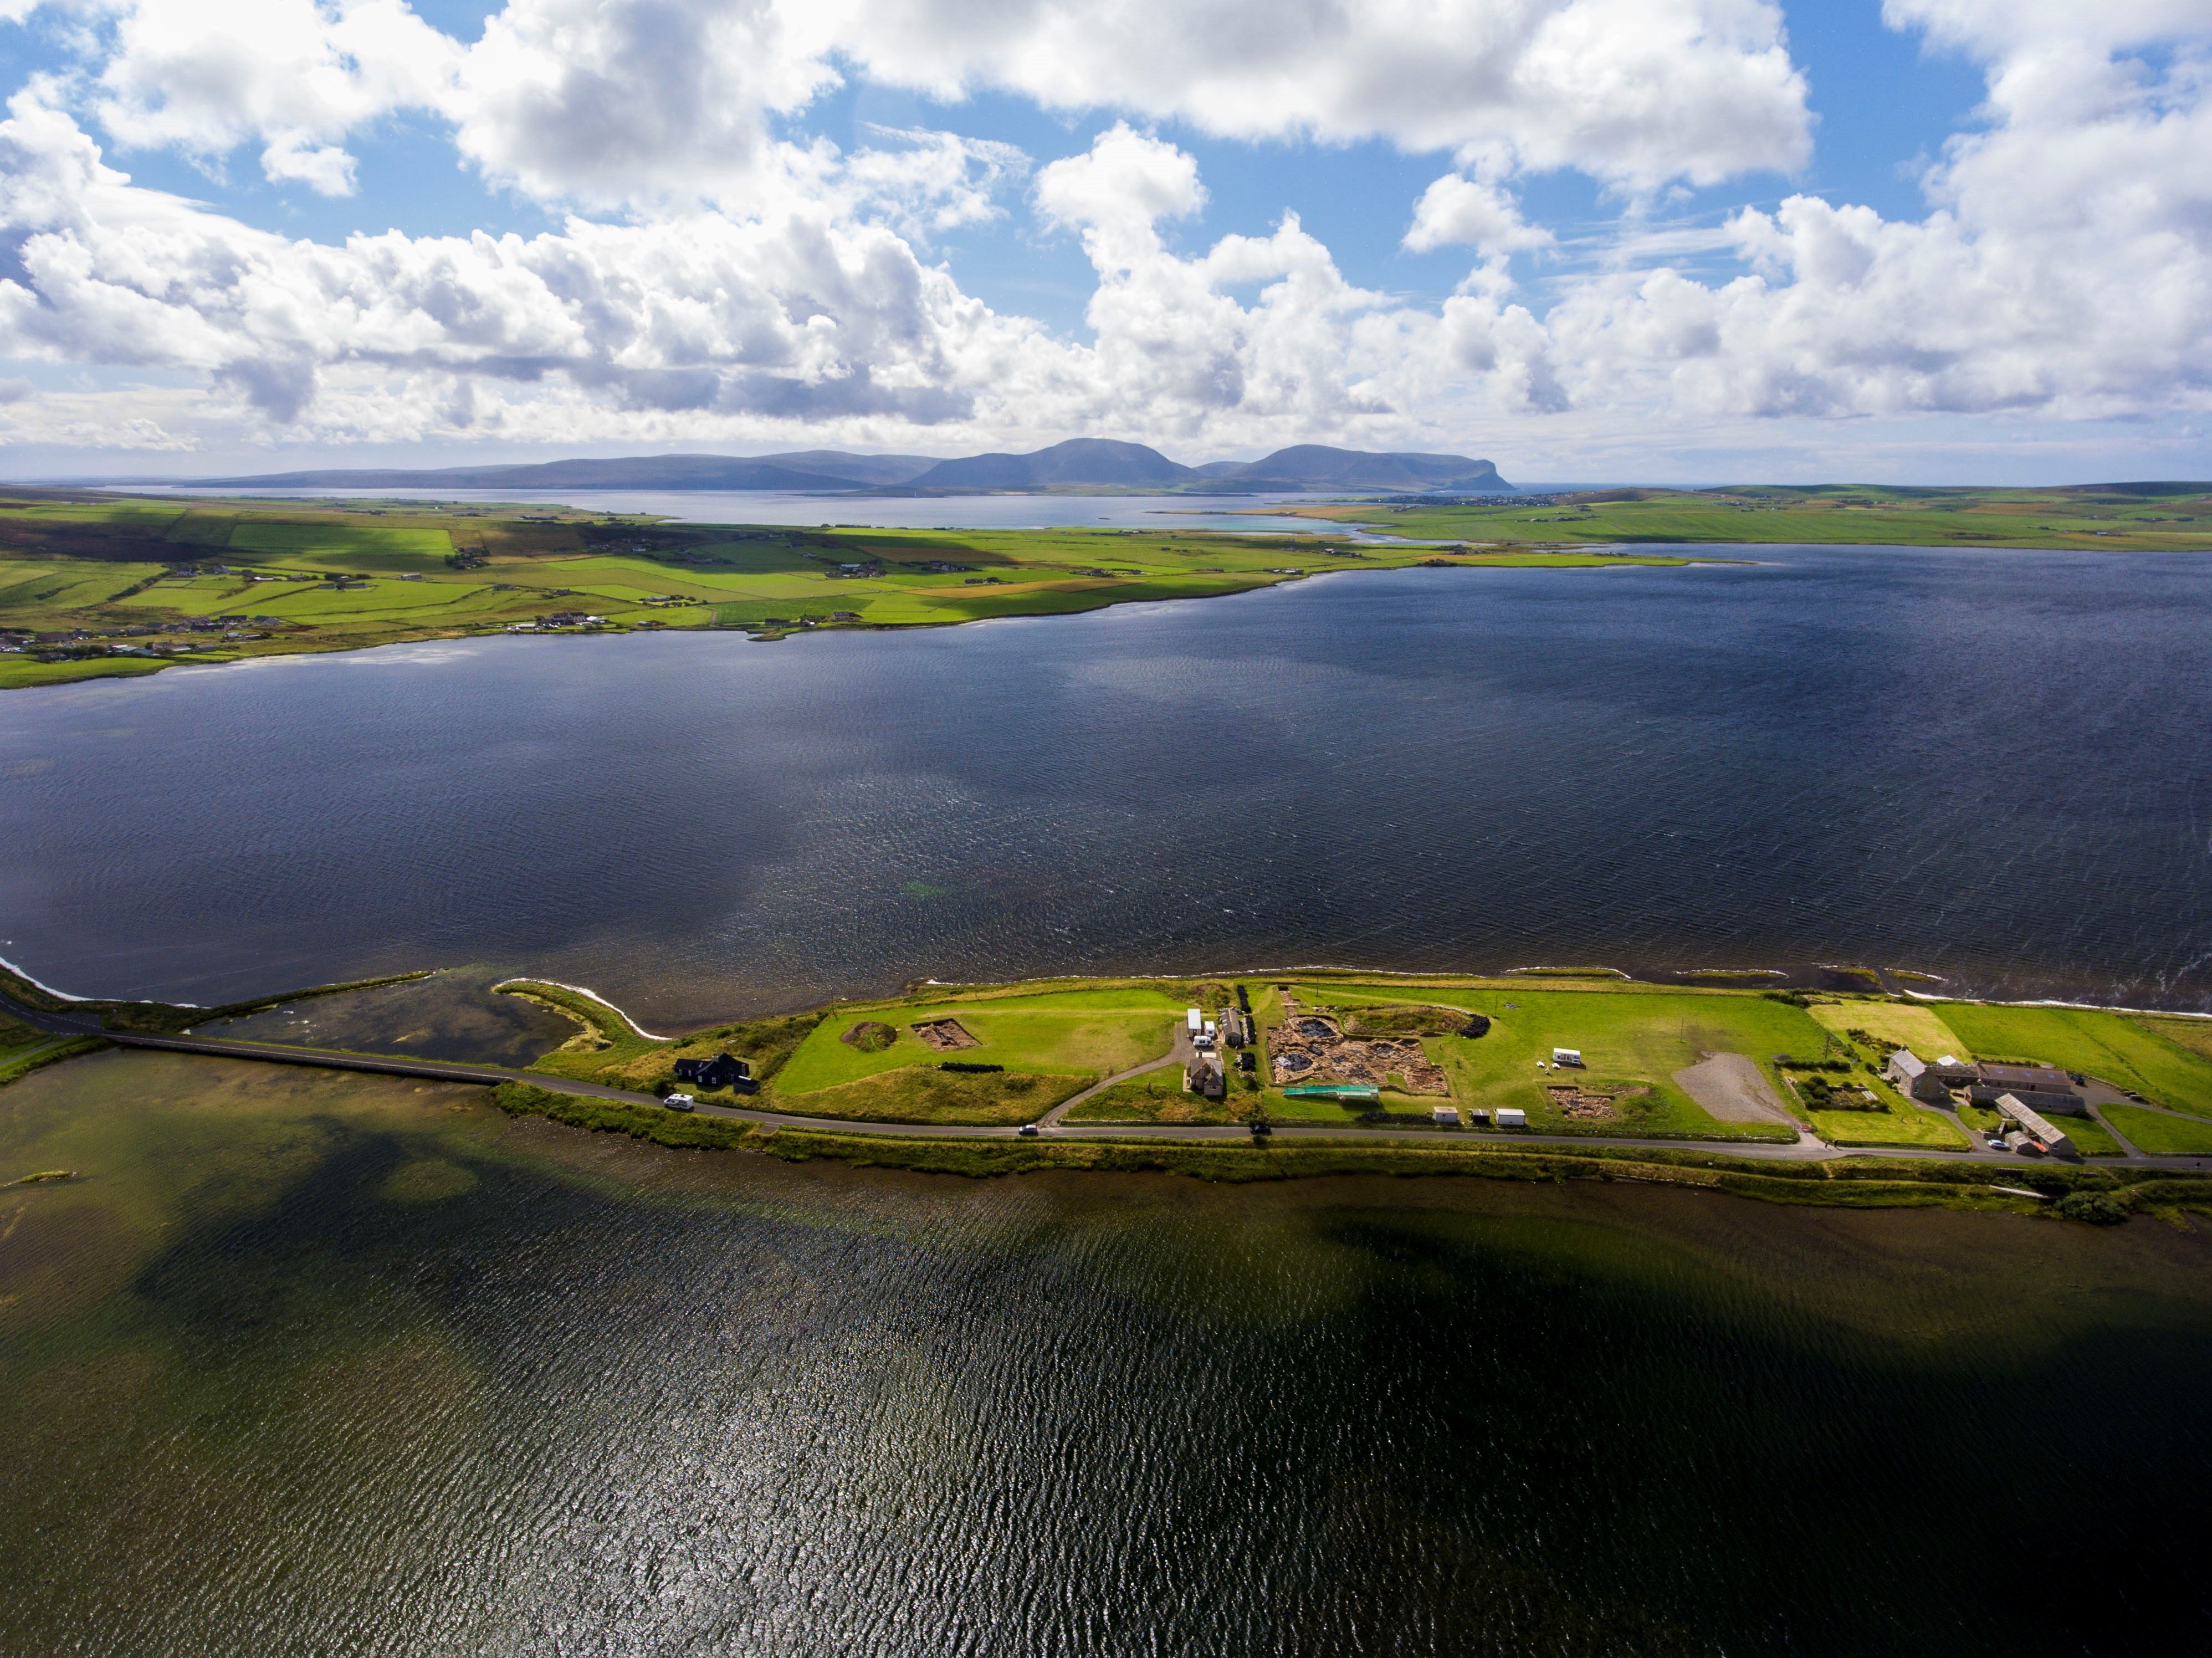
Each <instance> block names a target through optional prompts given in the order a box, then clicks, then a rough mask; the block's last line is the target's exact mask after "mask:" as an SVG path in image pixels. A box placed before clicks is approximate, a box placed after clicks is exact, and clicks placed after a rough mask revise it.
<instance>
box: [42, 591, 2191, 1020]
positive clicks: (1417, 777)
mask: <svg viewBox="0 0 2212 1658" xmlns="http://www.w3.org/2000/svg"><path fill="white" fill-rule="evenodd" d="M1709 551H1710V552H1711V554H1712V555H1713V556H1716V557H1723V556H1724V557H1728V558H1731V559H1737V560H1745V561H1748V562H1732V563H1711V564H1702V565H1693V566H1690V567H1687V568H1648V567H1630V568H1599V569H1571V570H1557V569H1553V570H1531V569H1518V570H1516V569H1490V570H1469V569H1435V570H1421V569H1412V570H1403V571H1397V572H1389V573H1384V572H1352V573H1347V574H1340V575H1332V576H1328V577H1324V578H1319V579H1316V580H1309V581H1304V582H1299V583H1293V584H1291V585H1289V586H1284V587H1279V588H1276V589H1273V590H1270V591H1267V592H1256V593H1249V594H1244V595H1241V596H1238V597H1236V598H1223V599H1215V600H1207V601H1203V602H1188V603H1182V604H1146V605H1132V606H1127V607H1120V608H1115V609H1113V610H1106V611H1102V612H1097V613H1095V614H1092V615H1089V616H1073V617H1058V618H1039V619H1029V620H1018V621H1008V622H1002V623H981V624H975V625H970V626H967V627H963V628H957V629H939V630H930V631H923V632H911V633H842V634H836V635H825V636H816V637H803V638H796V639H790V640H786V641H781V642H778V643H773V644H764V643H756V642H753V641H750V640H747V639H745V638H744V637H742V636H740V635H732V634H694V635H631V636H626V637H584V638H562V639H542V640H541V639H496V640H477V641H454V642H451V643H443V644H428V645H419V646H407V647H392V648H390V649H385V650H378V651H369V652H362V653H353V654H346V655H335V656H325V657H295V658H282V659H264V660H262V661H258V662H253V663H248V664H241V665H234V666H229V667H221V668H207V669H172V670H170V671H167V672H164V673H161V674H159V675H155V676H153V677H149V678H144V679H138V680H130V681H118V682H105V683H86V684H80V685H74V686H67V687H59V688H54V689H40V690H24V691H15V692H10V693H9V694H8V695H5V696H4V697H0V846H5V847H7V848H8V853H7V856H6V858H5V859H0V956H5V957H7V958H8V959H9V960H10V961H13V962H15V963H18V964H19V965H21V967H22V968H24V969H26V970H27V971H28V972H30V973H32V974H33V975H36V976H38V977H39V978H40V979H43V980H45V981H46V982H48V983H50V984H53V985H57V986H59V987H62V988H64V989H67V990H71V991H74V992H76V993H81V994H101V995H116V996H148V997H158V998H161V999H172V1000H184V1001H192V1002H199V1003H210V1004H211V1003H215V1002H219V1001H225V1000H230V999H237V998H240V997H243V996H246V995H252V994H265V993H270V992H271V991H275V990H281V989H284V988H289V987H293V986H295V985H303V984H307V983H312V982H316V981H329V980H337V979H349V978H356V977H364V976H368V975H374V974H380V973H385V972H392V971H401V970H406V969H415V968H420V967H434V966H460V965H463V964H475V965H477V966H478V967H480V968H482V969H484V970H486V971H488V972H489V973H491V974H493V975H496V974H498V973H502V972H513V973H532V974H537V975H544V976H547V977H552V978H557V979H562V980H564V981H568V982H571V983H586V984H590V985H592V986H593V987H596V988H598V989H599V990H600V991H602V992H603V993H605V994H607V995H609V996H611V997H612V998H613V999H615V1000H616V1001H617V1002H618V1003H619V1004H620V1005H623V1007H625V1008H627V1009H629V1011H632V1012H633V1013H635V1015H637V1017H640V1018H641V1019H643V1020H644V1021H645V1022H646V1023H647V1024H648V1025H651V1026H653V1027H654V1028H661V1027H662V1026H665V1025H667V1024H681V1023H687V1022H689V1023H702V1022H706V1021H708V1020H711V1019H714V1018H716V1017H726V1016H728V1015H730V1014H732V1013H738V1012H744V1011H763V1010H767V1009H771V1008H775V1007H791V1006H796V1005H807V1004H811V1003H815V1002H818V1001H821V1000H823V999H827V998H829V997H831V996H835V995H839V994H858V993H870V992H880V991H883V990H885V989H890V988H896V987H897V986H898V985H900V984H901V983H903V982H905V981H908V980H912V979H917V978H923V977H937V978H941V979H963V980H974V979H985V978H1015V977H1027V976H1033V975H1044V974H1053V973H1074V972H1081V973H1099V972H1125V971H1133V972H1148V971H1158V972H1178V971H1192V970H1200V969H1232V968H1237V967H1261V966H1269V965H1290V964H1300V963H1305V964H1316V963H1318V964H1341V965H1348V966H1356V967H1364V968H1405V969H1455V970H1456V969H1491V970H1495V969H1506V968H1510V967H1515V966H1524V965H1531V964H1559V963H1573V964H1590V963H1602V964H1607V965H1612V966H1616V967H1620V968H1624V969H1630V970H1632V971H1644V970H1650V971H1653V972H1663V971H1665V970H1667V969H1674V968H1680V967H1689V966H1703V967H1721V968H1731V969H1741V968H1757V967H1785V968H1786V967H1796V966H1800V965H1802V964H1806V963H1857V964H1866V965H1875V966H1888V967H1903V968H1908V969H1917V970H1919V971H1923V972H1927V973H1931V974H1936V975H1943V978H1944V981H1945V985H1944V987H1946V988H1948V989H1949V990H1952V991H1954V992H1963V993H1982V994H1994V995H2001V996H2032V995H2056V996H2060V997H2064V998H2068V999H2081V1000H2088V1001H2098V1002H2106V1003H2118V1004H2132V1005H2145V1006H2166V1007H2178V1008H2183V1009H2200V1010H2201V1009H2204V1008H2207V1007H2212V835H2208V833H2207V824H2208V823H2212V627H2208V626H2207V625H2206V618H2207V616H2208V615H2212V555H2179V554H2177V555H2159V556H2149V555H2141V554H2132V555H2130V554H2123V555H2098V554H2090V553H2067V552H2022V551H2013V550H1927V549H1878V548H1814V549H1803V548H1797V549H1793V548H1741V547H1738V548H1723V549H1712V550H1709Z"/></svg>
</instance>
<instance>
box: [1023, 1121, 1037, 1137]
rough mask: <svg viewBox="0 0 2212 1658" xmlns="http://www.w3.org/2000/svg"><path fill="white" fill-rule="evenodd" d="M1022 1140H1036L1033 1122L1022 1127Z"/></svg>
mask: <svg viewBox="0 0 2212 1658" xmlns="http://www.w3.org/2000/svg"><path fill="white" fill-rule="evenodd" d="M1022 1138H1023V1139H1025V1140H1033V1139H1036V1124H1035V1123H1033V1122H1025V1123H1024V1124H1023V1125H1022Z"/></svg>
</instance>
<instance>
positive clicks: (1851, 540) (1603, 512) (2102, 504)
mask: <svg viewBox="0 0 2212 1658" xmlns="http://www.w3.org/2000/svg"><path fill="white" fill-rule="evenodd" d="M1291 510H1293V511H1297V512H1300V513H1303V514H1304V515H1306V516H1310V517H1314V518H1320V519H1330V520H1334V521H1336V522H1340V523H1349V524H1359V525H1364V526H1365V527H1367V528H1369V529H1371V530H1375V531H1380V532H1382V533H1384V534H1389V535H1402V536H1412V537H1423V538H1435V537H1454V538H1464V539H1466V540H1468V541H1479V542H1486V543H1490V544H1499V545H1523V546H1525V545H1528V544H1532V543H1533V544H1546V543H1553V544H1556V543H1560V542H1616V543H1630V544H1635V543H1662V544H1663V543H1668V542H1720V543H1731V542H1733V543H1747V544H1758V543H1762V542H1763V543H1768V544H1778V543H1788V542H1803V543H1809V544H1816V545H1858V546H1876V545H1886V546H1900V547H1953V546H1968V547H1973V546H1984V547H2081V548H2102V549H2108V550H2123V549H2124V550H2132V551H2138V552H2155V551H2161V550H2181V549H2192V550H2198V549H2203V548H2208V547H2212V490H2208V489H2207V488H2206V486H2204V485H2203V484H2201V483H2197V484H2129V485H2122V486H2118V487H2116V488H2106V489H2100V488H2096V487H2093V486H2090V487H2084V488H2077V489H1882V488H1875V487H1867V486H1858V485H1820V486H1814V487H1809V488H1802V489H1800V488H1784V487H1775V486H1760V487H1755V488H1738V489H1698V490H1684V489H1601V490H1592V491H1588V492H1583V493H1580V494H1575V495H1563V496H1559V497H1557V498H1555V499H1554V500H1553V501H1550V502H1535V501H1530V502H1525V503H1524V502H1513V503H1511V504H1507V505H1500V506H1495V507H1489V506H1486V507H1431V506H1415V505H1390V506H1383V505H1376V504H1371V503H1362V504H1358V505H1346V506H1316V507H1302V508H1292V509H1291Z"/></svg>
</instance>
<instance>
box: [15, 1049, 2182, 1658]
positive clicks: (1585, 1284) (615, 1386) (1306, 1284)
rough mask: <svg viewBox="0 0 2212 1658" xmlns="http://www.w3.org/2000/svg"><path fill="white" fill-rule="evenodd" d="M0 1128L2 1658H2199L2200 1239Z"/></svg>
mask: <svg viewBox="0 0 2212 1658" xmlns="http://www.w3.org/2000/svg"><path fill="white" fill-rule="evenodd" d="M481 1097H482V1096H481V1095H480V1094H475V1095H471V1093H470V1091H469V1090H459V1089H454V1088H447V1087H441V1086H438V1085H433V1086H431V1087H429V1088H428V1089H415V1088H411V1087H410V1086H409V1085H408V1084H402V1083H398V1082H396V1081H392V1080H390V1079H365V1078H337V1077H332V1076H328V1075H307V1074H297V1075H295V1074H293V1073H289V1072H283V1071H280V1070H279V1069H278V1068H276V1067H253V1066H232V1065H228V1064H227V1063H223V1062H217V1061H203V1060H187V1059H182V1058H179V1057H176V1056H154V1055H146V1054H108V1055H103V1056H99V1057H97V1058H95V1059H94V1060H87V1061H81V1062H79V1063H78V1064H76V1065H73V1066H64V1067H62V1068H60V1069H58V1070H56V1071H52V1072H44V1073H41V1074H40V1076H37V1077H34V1078H31V1079H30V1080H28V1081H27V1082H25V1083H23V1084H17V1085H16V1086H15V1088H12V1089H10V1090H8V1094H7V1096H6V1101H5V1109H4V1113H0V1173H12V1172H14V1170H15V1169H18V1168H21V1167H26V1166H27V1167H52V1166H67V1167H74V1168H76V1169H78V1170H79V1171H80V1174H81V1176H82V1178H81V1179H80V1181H78V1182H76V1184H74V1185H69V1186H58V1187H36V1188H30V1189H28V1190H23V1189H18V1190H15V1191H7V1192H0V1229H4V1232H5V1236H6V1237H7V1240H8V1241H7V1242H6V1244H5V1245H4V1247H0V1651H4V1652H6V1653H9V1654H10V1655H14V1654H25V1655H31V1654H37V1655H42V1658H43V1655H53V1654H62V1653H87V1654H90V1653H99V1654H120V1653H133V1654H136V1653H149V1654H151V1653H161V1654H198V1653H226V1654H227V1653H254V1654H260V1653H319V1654H379V1653H391V1654H406V1655H410V1658H411V1655H426V1654H457V1655H458V1654H469V1655H475V1654H531V1655H536V1654H547V1655H551V1654H578V1653H592V1654H610V1655H624V1658H637V1655H659V1654H717V1655H720V1654H732V1655H734V1654H778V1655H781V1654H824V1655H827V1654H841V1655H871V1654H883V1655H908V1654H921V1653H969V1654H977V1655H984V1654H990V1655H999V1654H1004V1655H1010V1658H1012V1655H1022V1658H1028V1655H1037V1654H1097V1655H1122V1654H1143V1653H1158V1654H1191V1655H1214V1654H1246V1653H1273V1654H1314V1655H1340V1654H1346V1653H1376V1654H1401V1653H1404V1654H1412V1653H1422V1654H1454V1655H1457V1654H1498V1655H1516V1658H1519V1655H1526V1658H1557V1655H1592V1658H1597V1655H1620V1654H1715V1653H1727V1654H1735V1655H1765V1654H1772V1655H1778V1658H1779V1655H1829V1654H1832V1655H1850V1658H1857V1655H1864V1654H1869V1653H1923V1652H1941V1653H1946V1654H1957V1655H1978V1654H1990V1655H2004V1658H2033V1655H2044V1654H2051V1655H2058V1654H2068V1655H2072V1654H2100V1655H2101V1654H2142V1655H2172V1654H2178V1653H2184V1652H2201V1651H2203V1649H2204V1645H2205V1631H2206V1629H2207V1628H2208V1626H2212V1625H2208V1619H2212V1598H2208V1590H2207V1588H2206V1579H2205V1576H2204V1575H2203V1560H2202V1544H2201V1538H2200V1535H2199V1533H2197V1530H2196V1527H2195V1525H2194V1524H2193V1523H2192V1522H2190V1521H2188V1520H2187V1517H2186V1516H2187V1515H2189V1514H2191V1513H2198V1514H2200V1515H2201V1513H2202V1512H2203V1493H2204V1491H2205V1490H2206V1480H2207V1475H2208V1474H2212V1456H2209V1455H2208V1453H2207V1451H2206V1448H2205V1447H2206V1440H2205V1436H2204V1433H2203V1422H2204V1378H2205V1377H2206V1376H2207V1375H2208V1374H2212V1292H2208V1290H2207V1284H2208V1283H2212V1278H2208V1275H2207V1271H2206V1269H2207V1267H2208V1266H2212V1258H2208V1254H2207V1247H2208V1246H2207V1242H2206V1236H2205V1235H2204V1234H2203V1233H2201V1232H2199V1233H2183V1232H2179V1231H2176V1230H2170V1229H2167V1228H2165V1227H2162V1226H2160V1225H2158V1224H2154V1223H2150V1222H2137V1223H2136V1224H2132V1225H2130V1226H2128V1227H2125V1228H2123V1229H2120V1230H2118V1231H2115V1232H2100V1231H2097V1230H2093V1229H2089V1228H2086V1227H2076V1226H2069V1225H2066V1224H2062V1223H2057V1222H2051V1221H2039V1220H2027V1219H2018V1218H1998V1217H1975V1216H1964V1215H1953V1214H1946V1213H1934V1212H1896V1213H1887V1214H1881V1213H1850V1212H1835V1211H1809V1210H1808V1211H1794V1210H1781V1209H1772V1208H1767V1207H1765V1206H1757V1205H1753V1204H1749V1203H1745V1202H1741V1201H1738V1200H1735V1199H1724V1198H1715V1197H1701V1196H1699V1195H1697V1194H1694V1193H1681V1192H1674V1191H1668V1190H1662V1189H1658V1188H1653V1187H1601V1186H1582V1185H1577V1186H1571V1187H1550V1186H1530V1187H1516V1186H1513V1185H1510V1184H1505V1183H1500V1182H1486V1181H1382V1180H1376V1181H1359V1180H1340V1181H1319V1182H1294V1183H1290V1184H1285V1185H1279V1186H1262V1187H1206V1186H1201V1185H1199V1184H1197V1183H1195V1182H1191V1181H1175V1180H1168V1179H1142V1178H1133V1177H1118V1176H1103V1175H1091V1176H1054V1177H1029V1178H1022V1179H1014V1180H1002V1181H961V1180H957V1179H950V1178H942V1177H940V1178H934V1179H933V1178H928V1177H921V1176H904V1175H884V1174H881V1173H862V1172H853V1171H846V1170H842V1169H820V1168H816V1167H798V1168H787V1167H785V1166H783V1165H781V1164H777V1163H771V1162H769V1161H767V1160H765V1159H762V1158H749V1157H729V1156H706V1157H701V1156H697V1155H679V1154H673V1153H669V1152H665V1151H659V1150H657V1149H655V1148H652V1147H643V1146H638V1145H633V1144H632V1143H630V1142H628V1141H621V1142H617V1141H615V1140H614V1139H612V1138H611V1137H608V1136H592V1135H588V1134H584V1133H579V1132H577V1131H573V1130H567V1129H562V1128H557V1127H551V1126H550V1125H546V1124H544V1123H539V1122H524V1123H520V1124H513V1125H510V1124H508V1123H507V1122H506V1121H504V1120H502V1119H500V1118H498V1117H497V1116H496V1114H495V1113H493V1112H491V1111H490V1110H489V1108H485V1107H483V1105H482V1104H481V1103H480V1101H481Z"/></svg>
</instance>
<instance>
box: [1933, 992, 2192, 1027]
mask: <svg viewBox="0 0 2212 1658" xmlns="http://www.w3.org/2000/svg"><path fill="white" fill-rule="evenodd" d="M1905 994H1906V995H1907V996H1909V997H1911V999H1913V1000H1914V1001H1916V1002H1968V1003H1972V1005H1975V1006H1978V1007H2063V1008H2072V1009H2073V1010H2074V1011H2076V1012H2078V1013H2139V1014H2143V1015H2147V1016H2148V1017H2151V1018H2155V1019H2212V1013H2191V1012H2187V1011H2185V1010H2183V1009H2181V1008H2178V1007H2122V1006H2120V1005H2118V1004H2117V1003H2113V1002H2061V1001H2054V1000H2051V999H2049V998H2039V999H2036V1000H2033V1001H2025V1002H2001V1001H1998V1000H1996V999H1994V998H1993V997H1989V996H1939V995H1936V994H1934V993H1930V992H1929V991H1925V990H1915V989H1913V988H1912V987H1911V986H1910V985H1908V986H1906V987H1905Z"/></svg>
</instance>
